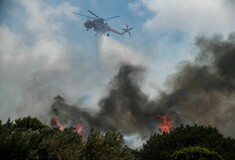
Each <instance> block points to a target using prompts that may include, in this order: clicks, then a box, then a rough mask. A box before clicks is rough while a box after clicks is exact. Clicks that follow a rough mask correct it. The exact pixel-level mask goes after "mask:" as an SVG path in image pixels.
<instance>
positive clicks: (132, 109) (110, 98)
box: [52, 64, 175, 135]
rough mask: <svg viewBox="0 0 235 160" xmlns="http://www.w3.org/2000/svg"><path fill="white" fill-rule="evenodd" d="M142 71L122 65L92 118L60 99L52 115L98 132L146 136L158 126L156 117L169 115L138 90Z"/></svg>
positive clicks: (135, 67) (166, 109) (138, 68)
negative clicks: (117, 132) (82, 120)
mask: <svg viewBox="0 0 235 160" xmlns="http://www.w3.org/2000/svg"><path fill="white" fill-rule="evenodd" d="M144 71H145V69H144V68H143V67H141V66H132V65H128V64H122V65H121V67H120V70H119V72H118V74H117V75H116V76H115V77H114V78H113V79H112V80H111V81H110V90H109V93H108V95H106V96H105V97H104V98H102V99H101V100H100V101H99V107H100V111H99V112H98V113H97V114H96V115H95V116H93V117H92V116H90V115H86V116H84V115H82V114H81V111H80V110H79V109H78V108H76V107H72V106H70V107H69V106H68V105H66V104H65V103H64V101H62V102H61V100H56V101H55V103H54V104H53V106H52V113H53V114H54V115H55V116H56V117H58V118H59V119H62V121H65V120H63V119H70V120H71V119H74V118H75V119H76V117H80V118H83V119H85V120H86V121H87V122H88V123H89V124H90V125H89V126H90V127H91V126H92V127H98V128H99V129H101V130H106V129H117V130H119V131H121V132H122V133H124V134H133V133H138V134H140V135H149V134H151V133H153V132H155V131H156V130H157V126H156V125H157V123H160V119H159V118H158V115H159V114H168V113H169V110H168V108H164V109H163V108H161V109H160V108H159V109H158V108H157V103H156V101H150V100H149V99H148V96H147V95H145V94H144V93H143V92H142V91H141V89H140V83H141V81H142V79H143V74H144ZM57 99H58V98H57ZM59 112H60V113H59ZM172 113H173V112H172ZM66 115H67V116H66ZM172 116H175V114H173V115H172ZM60 117H61V118H60ZM69 117H71V118H69ZM76 121H81V120H76Z"/></svg>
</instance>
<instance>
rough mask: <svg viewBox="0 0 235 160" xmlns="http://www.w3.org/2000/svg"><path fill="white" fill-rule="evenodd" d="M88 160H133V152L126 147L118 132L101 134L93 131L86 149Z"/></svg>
mask: <svg viewBox="0 0 235 160" xmlns="http://www.w3.org/2000/svg"><path fill="white" fill-rule="evenodd" d="M84 159H86V160H94V159H96V160H120V159H122V160H132V159H134V156H133V154H132V151H131V150H130V149H129V148H128V147H127V146H126V145H125V143H124V139H123V136H122V135H121V133H120V132H117V131H107V132H106V133H101V132H100V131H99V130H97V129H92V130H91V132H90V134H89V136H88V140H87V143H86V147H85V152H84Z"/></svg>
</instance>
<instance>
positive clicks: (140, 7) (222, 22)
mask: <svg viewBox="0 0 235 160" xmlns="http://www.w3.org/2000/svg"><path fill="white" fill-rule="evenodd" d="M87 10H91V11H93V12H94V13H96V14H97V15H99V16H100V17H103V18H108V17H112V16H116V15H119V16H120V18H118V19H117V20H115V21H111V22H108V24H109V25H110V26H111V27H113V28H115V29H117V30H121V28H123V27H125V24H128V25H129V26H130V27H133V28H134V29H133V30H132V31H131V37H129V36H128V35H124V36H119V35H115V34H114V33H111V34H110V36H109V37H107V36H101V37H100V36H95V32H94V31H93V30H89V31H86V28H84V25H83V23H84V22H85V21H86V18H84V17H80V16H77V15H75V14H73V12H77V13H81V14H85V15H89V13H88V12H87ZM234 15H235V3H234V1H233V0H207V1H205V0H164V1H163V0H119V1H114V0H112V1H111V0H109V1H105V0H90V1H89V0H80V1H77V0H50V1H48V0H1V2H0V119H1V120H3V121H6V120H7V119H8V117H11V118H12V119H15V118H18V117H21V116H27V115H32V116H37V117H39V118H40V119H41V120H43V121H44V122H45V121H47V119H48V113H49V111H50V105H51V104H52V102H53V98H54V97H55V96H56V95H58V94H59V95H61V96H63V97H64V98H65V99H66V101H67V102H68V103H69V104H74V105H80V104H82V105H81V106H85V107H90V108H93V109H94V110H99V108H98V107H97V102H98V100H99V99H100V98H101V97H102V96H103V95H105V94H107V92H108V91H107V90H108V83H109V81H110V80H111V79H112V77H113V76H114V75H115V74H116V73H117V72H118V68H119V65H120V63H130V64H133V65H141V66H144V67H145V68H146V76H145V79H144V82H143V84H142V85H141V87H142V90H143V92H145V93H146V94H148V96H149V98H154V97H155V96H158V94H159V91H161V90H164V88H166V87H167V86H166V85H167V84H166V81H167V80H168V79H169V77H171V75H172V74H174V73H176V72H177V71H178V70H179V68H180V65H181V64H182V63H184V62H185V61H193V60H194V58H195V56H196V55H195V54H196V53H195V52H196V51H197V48H196V47H195V38H196V37H198V36H202V35H203V36H205V37H211V36H213V35H214V34H221V35H222V36H223V37H224V39H227V37H228V36H229V34H230V33H232V32H234V28H235V21H234ZM90 16H91V15H90Z"/></svg>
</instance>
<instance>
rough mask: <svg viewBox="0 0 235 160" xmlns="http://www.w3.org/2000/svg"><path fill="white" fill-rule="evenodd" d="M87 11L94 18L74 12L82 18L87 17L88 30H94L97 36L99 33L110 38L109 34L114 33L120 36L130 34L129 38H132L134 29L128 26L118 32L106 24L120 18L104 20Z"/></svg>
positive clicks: (85, 24)
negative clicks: (131, 31)
mask: <svg viewBox="0 0 235 160" xmlns="http://www.w3.org/2000/svg"><path fill="white" fill-rule="evenodd" d="M87 11H88V12H89V13H90V14H92V15H93V16H94V17H93V16H88V15H83V14H80V13H75V12H73V13H74V14H77V15H79V16H82V17H86V18H87V19H88V20H87V21H86V22H85V23H84V26H85V28H86V29H87V31H88V30H89V29H92V28H94V31H95V32H96V34H97V33H99V34H106V33H107V36H109V32H113V33H116V34H118V35H124V34H125V33H128V34H129V36H131V33H130V30H132V29H133V28H129V26H128V24H126V28H122V31H118V30H116V29H114V28H112V27H110V26H109V25H108V23H107V22H106V21H111V20H112V19H114V18H118V17H120V16H114V17H109V18H106V19H104V18H101V17H99V16H97V15H96V14H95V13H93V12H91V11H90V10H87Z"/></svg>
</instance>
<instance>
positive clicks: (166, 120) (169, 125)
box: [158, 115, 174, 134]
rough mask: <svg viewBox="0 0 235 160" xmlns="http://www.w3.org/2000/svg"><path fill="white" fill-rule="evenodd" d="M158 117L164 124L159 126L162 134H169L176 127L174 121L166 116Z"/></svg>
mask: <svg viewBox="0 0 235 160" xmlns="http://www.w3.org/2000/svg"><path fill="white" fill-rule="evenodd" d="M158 117H159V118H160V119H161V120H162V124H161V125H160V126H159V129H160V131H161V133H160V134H163V133H164V132H166V133H169V132H170V129H171V128H172V127H173V126H174V121H172V120H170V118H169V117H167V116H166V115H159V116H158Z"/></svg>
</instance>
